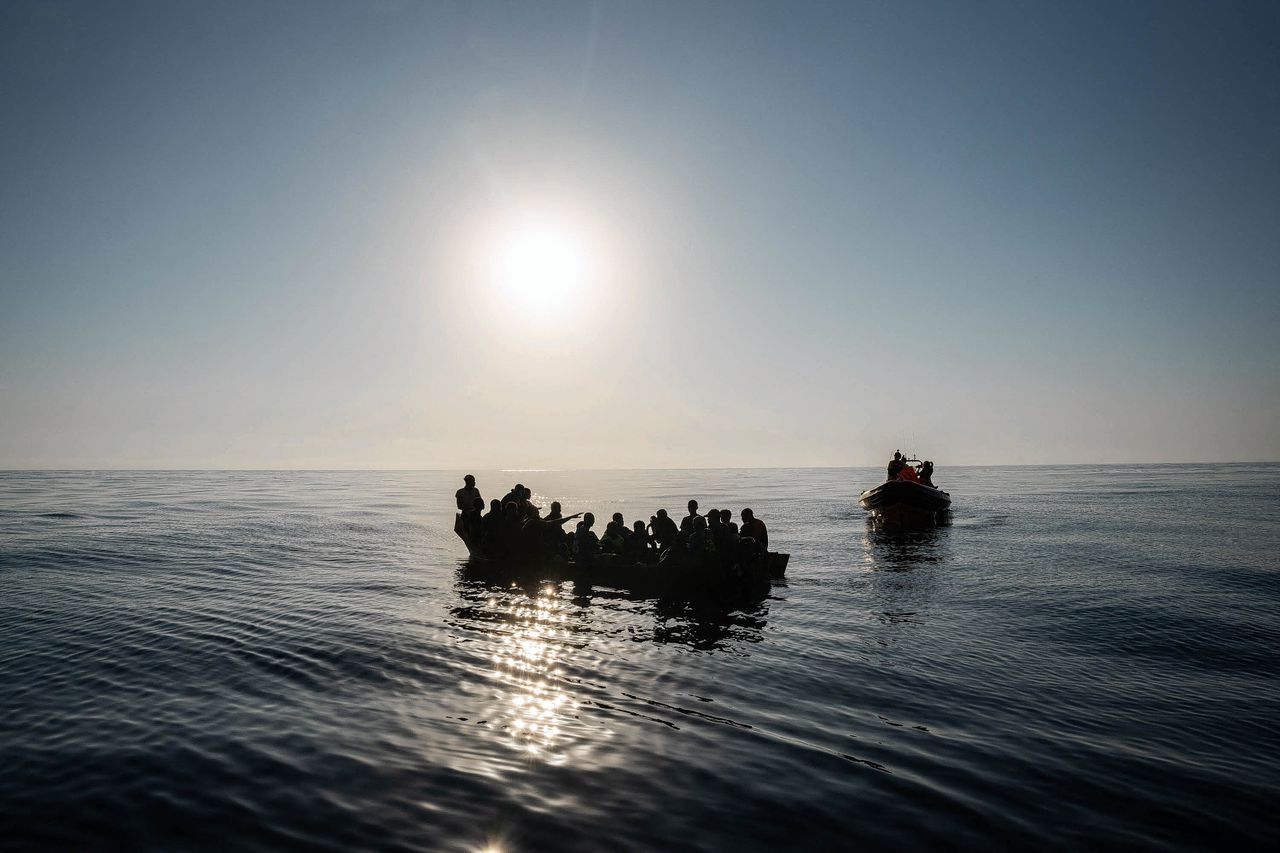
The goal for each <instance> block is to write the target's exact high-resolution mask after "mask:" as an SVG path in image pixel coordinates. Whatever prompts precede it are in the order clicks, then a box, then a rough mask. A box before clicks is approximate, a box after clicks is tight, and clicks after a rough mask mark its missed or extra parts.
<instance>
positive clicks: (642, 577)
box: [453, 515, 791, 598]
mask: <svg viewBox="0 0 1280 853" xmlns="http://www.w3.org/2000/svg"><path fill="white" fill-rule="evenodd" d="M555 529H556V530H558V527H557V528H555ZM453 530H454V533H456V534H457V535H458V537H459V538H460V539H462V541H463V544H465V545H466V546H467V552H468V553H469V554H470V559H469V561H468V566H469V567H470V568H471V569H472V570H473V571H472V573H473V574H477V575H480V576H501V577H504V578H505V577H509V578H512V579H516V578H524V579H536V580H549V581H563V580H573V581H575V582H579V583H590V584H594V585H599V586H608V587H614V588H617V589H623V590H629V591H631V592H635V593H638V594H642V595H654V596H657V597H665V596H681V597H704V596H724V595H746V596H747V597H753V598H763V597H764V596H765V595H767V594H768V592H769V589H770V586H771V580H774V579H780V578H782V577H783V576H784V574H785V573H786V570H787V563H788V562H789V560H790V559H791V555H790V554H780V553H777V552H773V551H770V552H765V553H762V554H759V555H758V556H756V558H755V559H751V560H747V561H739V562H735V563H733V564H731V565H726V564H724V563H723V562H722V561H721V560H720V559H718V558H717V557H716V555H715V554H714V553H705V554H703V553H694V552H690V551H686V550H683V549H678V548H671V549H668V550H666V551H663V552H662V553H661V554H656V553H655V559H654V560H653V561H649V562H637V561H636V560H634V559H631V558H629V557H624V556H621V555H617V554H609V553H599V554H596V555H594V556H593V557H592V558H591V559H590V560H582V561H579V560H575V559H573V558H572V557H571V556H569V555H568V554H567V553H566V552H565V551H564V550H563V549H562V548H559V547H557V544H556V542H555V541H553V540H551V539H550V537H546V536H543V535H542V534H541V533H540V532H539V531H537V529H536V528H535V530H534V531H532V532H531V533H530V534H529V535H526V536H522V537H519V538H518V539H517V541H516V542H514V543H508V547H507V549H506V552H505V553H502V554H496V553H492V552H490V551H489V550H488V549H487V548H485V547H484V545H483V543H478V542H475V541H473V539H472V538H471V536H470V534H469V532H468V531H467V529H466V526H465V525H464V524H463V523H462V516H461V515H458V516H457V517H456V518H455V520H454V526H453ZM535 575H536V576H537V577H536V578H534V576H535Z"/></svg>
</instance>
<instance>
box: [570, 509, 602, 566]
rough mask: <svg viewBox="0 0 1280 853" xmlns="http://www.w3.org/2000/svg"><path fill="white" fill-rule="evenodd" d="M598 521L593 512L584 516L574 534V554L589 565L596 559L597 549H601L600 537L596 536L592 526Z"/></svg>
mask: <svg viewBox="0 0 1280 853" xmlns="http://www.w3.org/2000/svg"><path fill="white" fill-rule="evenodd" d="M595 523H596V517H595V515H593V514H592V513H587V514H586V515H584V516H582V521H579V522H578V527H577V529H576V530H575V531H574V534H573V555H574V558H575V559H577V561H578V562H580V563H585V564H587V565H590V564H591V561H592V560H593V559H595V556H596V551H598V550H599V549H600V537H598V536H596V534H595V532H594V531H593V530H592V529H591V526H592V525H593V524H595Z"/></svg>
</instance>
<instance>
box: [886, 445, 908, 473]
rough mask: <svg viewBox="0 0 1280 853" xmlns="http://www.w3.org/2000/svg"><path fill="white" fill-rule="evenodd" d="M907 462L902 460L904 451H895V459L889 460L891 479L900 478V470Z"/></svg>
mask: <svg viewBox="0 0 1280 853" xmlns="http://www.w3.org/2000/svg"><path fill="white" fill-rule="evenodd" d="M905 464H907V463H905V462H903V461H902V451H901V450H895V451H893V459H892V460H891V461H890V462H889V479H890V480H896V479H898V472H899V471H901V470H902V466H903V465H905Z"/></svg>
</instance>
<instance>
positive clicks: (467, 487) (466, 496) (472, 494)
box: [453, 474, 484, 515]
mask: <svg viewBox="0 0 1280 853" xmlns="http://www.w3.org/2000/svg"><path fill="white" fill-rule="evenodd" d="M462 482H463V483H464V485H463V487H462V488H461V489H458V491H456V492H455V493H454V495H453V496H454V500H456V501H457V503H458V512H460V513H462V514H463V515H466V514H467V513H469V512H471V511H473V510H474V509H475V505H476V501H480V505H481V506H482V507H483V506H484V498H482V497H480V490H479V489H477V488H476V478H475V477H474V476H472V475H471V474H468V475H467V476H465V477H463V478H462Z"/></svg>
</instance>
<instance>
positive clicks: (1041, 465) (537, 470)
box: [0, 459, 1280, 474]
mask: <svg viewBox="0 0 1280 853" xmlns="http://www.w3.org/2000/svg"><path fill="white" fill-rule="evenodd" d="M1134 464H1136V465H1139V466H1143V467H1171V466H1192V465H1280V459H1252V460H1231V461H1225V462H1203V461H1200V462H1138V463H1121V462H1017V463H999V464H992V463H967V464H958V465H946V466H941V467H939V469H938V470H947V469H950V468H1097V467H1103V466H1119V465H1134ZM881 467H884V466H883V465H754V466H738V465H722V466H701V467H671V468H660V467H613V468H462V467H458V468H373V467H368V468H303V467H298V468H124V467H121V468H115V467H87V468H85V467H81V468H0V474H24V473H25V474H39V473H48V474H57V473H98V472H118V473H135V474H148V473H155V474H163V473H171V474H183V473H233V472H238V473H281V474H284V473H317V474H320V473H332V474H337V473H378V472H381V473H388V474H391V473H450V472H456V471H497V472H498V473H505V474H539V473H548V474H552V473H565V472H579V471H581V472H594V471H838V470H857V469H865V468H872V469H875V468H881Z"/></svg>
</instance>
